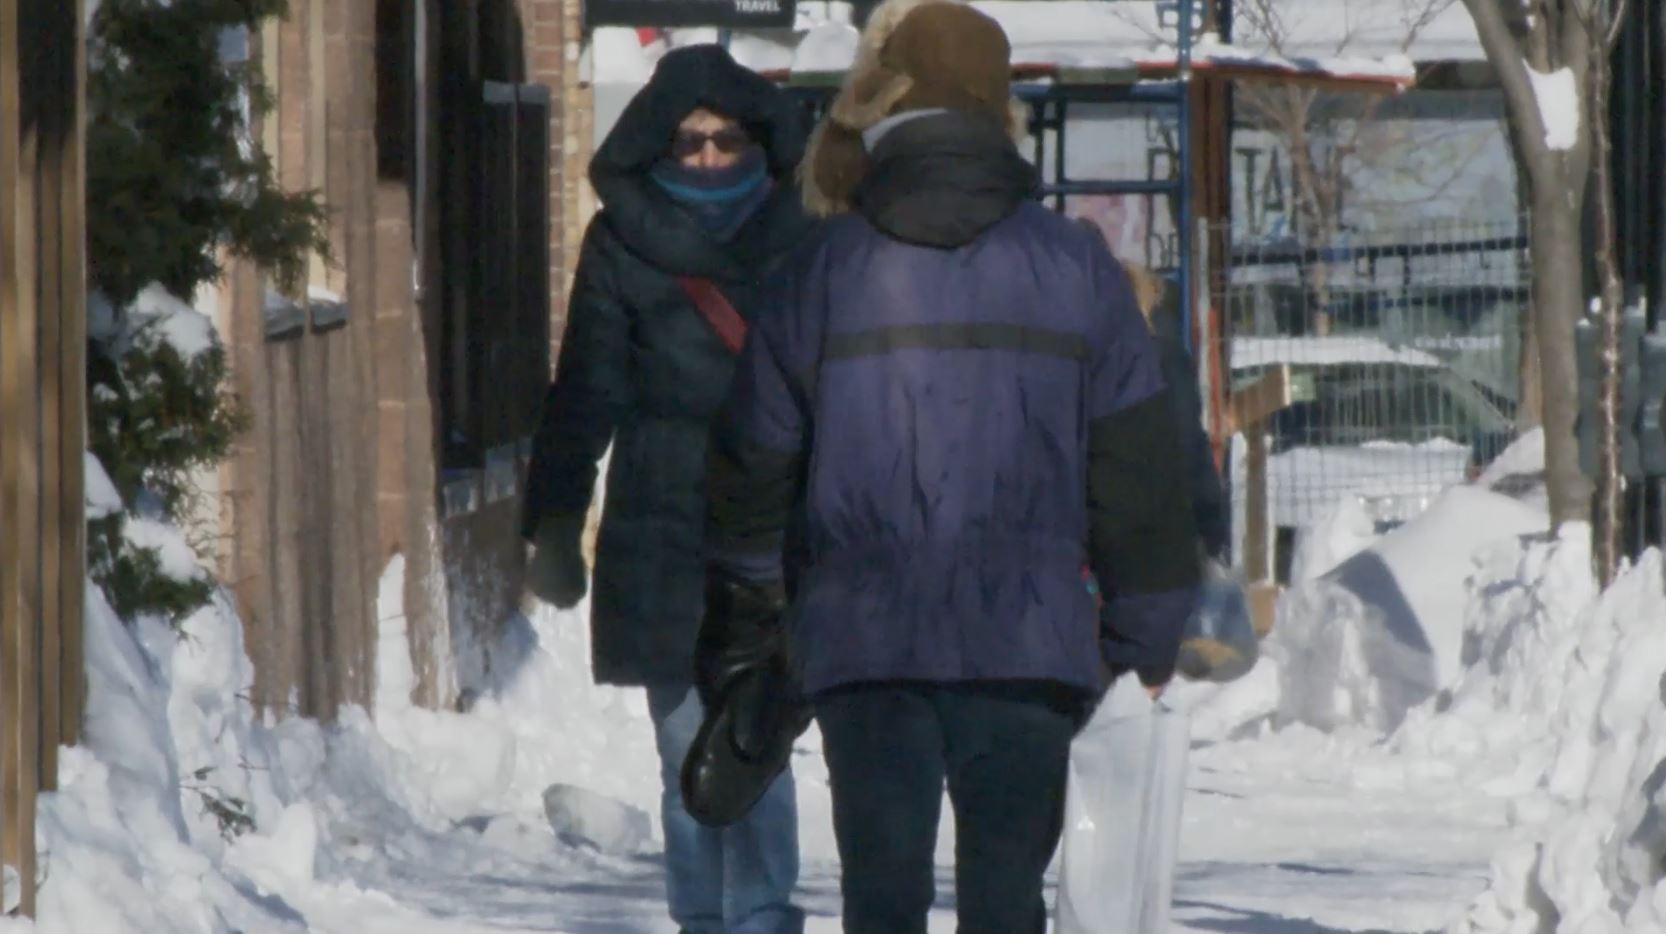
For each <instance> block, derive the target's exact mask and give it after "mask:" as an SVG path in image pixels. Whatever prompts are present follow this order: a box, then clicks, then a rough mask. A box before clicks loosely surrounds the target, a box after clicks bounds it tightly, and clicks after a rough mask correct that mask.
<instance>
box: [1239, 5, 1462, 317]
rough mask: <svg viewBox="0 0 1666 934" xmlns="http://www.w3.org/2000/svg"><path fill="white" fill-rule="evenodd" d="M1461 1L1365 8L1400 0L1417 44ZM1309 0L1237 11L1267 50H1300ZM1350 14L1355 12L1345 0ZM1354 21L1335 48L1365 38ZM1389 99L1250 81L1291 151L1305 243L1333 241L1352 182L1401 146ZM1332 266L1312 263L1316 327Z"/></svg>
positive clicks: (1246, 95)
mask: <svg viewBox="0 0 1666 934" xmlns="http://www.w3.org/2000/svg"><path fill="white" fill-rule="evenodd" d="M1455 2H1456V0H1360V3H1359V5H1360V7H1361V8H1362V9H1363V8H1364V7H1365V6H1368V5H1370V6H1374V5H1375V4H1376V3H1398V9H1397V10H1396V13H1397V14H1398V16H1399V19H1400V26H1401V28H1400V30H1399V39H1398V41H1399V49H1398V51H1400V52H1401V53H1405V52H1407V51H1408V50H1410V48H1411V46H1412V43H1413V42H1415V41H1416V40H1417V37H1418V35H1419V34H1420V33H1421V32H1422V31H1423V30H1424V28H1426V27H1427V26H1428V25H1429V24H1430V23H1431V22H1433V21H1434V20H1435V18H1436V17H1437V16H1439V15H1440V14H1441V13H1442V12H1443V11H1445V10H1446V9H1447V8H1449V7H1451V6H1452V5H1453V3H1455ZM1309 6H1310V5H1309V3H1308V0H1239V2H1238V5H1237V8H1236V9H1237V15H1238V17H1239V19H1240V21H1241V22H1243V23H1244V24H1245V25H1248V26H1249V27H1250V28H1251V29H1252V30H1253V31H1254V32H1255V33H1256V34H1257V36H1258V37H1259V39H1260V42H1261V43H1262V44H1264V45H1265V51H1267V52H1271V53H1272V54H1275V55H1279V56H1282V57H1286V58H1291V57H1295V55H1294V52H1295V50H1294V48H1293V45H1294V43H1295V38H1296V37H1295V35H1294V28H1293V27H1292V26H1291V23H1292V21H1293V19H1295V18H1296V17H1298V16H1300V15H1302V13H1303V12H1304V10H1307V9H1309ZM1343 12H1344V13H1351V12H1354V11H1352V10H1351V9H1350V8H1349V7H1348V6H1347V5H1346V4H1344V8H1343ZM1358 38H1359V37H1358V32H1357V29H1356V28H1354V27H1353V26H1352V25H1350V27H1349V28H1345V29H1344V30H1342V31H1341V33H1340V34H1339V35H1338V36H1337V38H1336V40H1335V41H1334V43H1333V44H1332V47H1331V49H1330V52H1331V54H1332V55H1338V56H1340V55H1346V54H1348V53H1349V52H1350V51H1352V50H1353V47H1354V46H1355V44H1356V43H1357V41H1358ZM1383 100H1384V98H1383V97H1382V96H1380V95H1368V94H1327V93H1325V92H1323V91H1321V90H1319V89H1317V88H1313V87H1306V86H1298V85H1291V84H1273V83H1267V84H1261V83H1245V84H1242V85H1240V86H1239V87H1238V90H1237V101H1238V103H1239V105H1240V106H1242V107H1243V109H1244V111H1245V112H1246V114H1247V115H1248V116H1250V117H1251V118H1253V119H1255V120H1256V121H1257V122H1259V123H1261V124H1262V125H1264V126H1266V127H1267V128H1268V129H1270V130H1271V131H1272V132H1273V133H1274V134H1275V135H1277V136H1278V137H1280V139H1281V141H1282V142H1283V143H1284V145H1285V146H1286V148H1287V149H1288V152H1289V158H1290V173H1291V188H1292V192H1291V193H1292V196H1293V199H1294V207H1295V211H1294V212H1293V213H1294V220H1295V221H1296V223H1295V228H1296V235H1297V238H1298V242H1300V243H1301V244H1302V245H1303V246H1305V247H1327V246H1330V245H1332V244H1334V243H1335V242H1336V240H1337V237H1338V235H1339V234H1340V233H1341V228H1342V210H1343V204H1344V202H1345V200H1346V198H1347V195H1348V192H1349V185H1350V182H1351V180H1352V178H1353V176H1354V174H1355V172H1356V170H1357V168H1358V167H1359V165H1360V164H1361V163H1363V162H1369V161H1371V160H1373V159H1379V158H1384V157H1385V156H1386V155H1387V154H1388V153H1390V152H1393V151H1394V150H1395V149H1396V148H1397V147H1396V145H1395V141H1394V140H1393V139H1392V138H1391V137H1392V135H1393V134H1392V133H1391V132H1390V131H1389V130H1387V129H1386V128H1385V127H1383V126H1382V125H1381V124H1380V122H1379V121H1377V120H1376V119H1375V118H1376V117H1377V113H1378V111H1379V110H1380V109H1381V107H1382V104H1383ZM1328 273H1329V266H1328V265H1327V264H1325V263H1316V264H1313V266H1312V268H1311V269H1310V270H1309V275H1310V276H1311V278H1310V280H1309V282H1308V287H1309V289H1311V290H1312V292H1313V296H1314V299H1315V302H1314V314H1313V319H1312V320H1311V322H1310V327H1311V328H1312V330H1313V332H1314V333H1316V334H1326V333H1328V332H1329V331H1330V328H1331V316H1330V312H1329V311H1328V309H1329V308H1330V307H1331V294H1330V293H1331V288H1330V283H1329V282H1328V281H1327V276H1328Z"/></svg>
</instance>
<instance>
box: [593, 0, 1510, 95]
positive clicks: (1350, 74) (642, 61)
mask: <svg viewBox="0 0 1666 934" xmlns="http://www.w3.org/2000/svg"><path fill="white" fill-rule="evenodd" d="M1258 2H1261V3H1266V4H1270V5H1271V7H1272V9H1273V10H1275V11H1276V12H1277V13H1278V19H1279V23H1280V25H1279V31H1280V33H1281V36H1280V39H1279V41H1277V42H1275V41H1273V40H1272V39H1271V38H1269V37H1268V35H1267V34H1266V33H1267V30H1264V29H1260V28H1257V23H1256V22H1255V21H1254V18H1253V17H1250V16H1248V15H1246V13H1245V12H1244V10H1243V5H1242V4H1240V8H1239V14H1238V18H1237V20H1236V22H1235V27H1236V28H1235V41H1234V42H1233V43H1231V44H1226V43H1222V42H1220V41H1219V40H1218V39H1216V38H1214V37H1213V36H1211V35H1209V34H1204V35H1202V36H1200V37H1199V39H1198V41H1197V43H1196V44H1195V49H1194V57H1193V62H1194V66H1195V67H1196V68H1197V69H1198V70H1199V71H1214V72H1216V73H1220V74H1222V75H1224V76H1234V77H1253V76H1258V75H1261V76H1274V77H1277V76H1287V77H1300V76H1317V77H1330V78H1341V79H1347V80H1352V81H1357V82H1365V83H1374V84H1381V83H1386V84H1390V85H1394V86H1395V87H1397V88H1403V87H1405V86H1406V85H1408V84H1409V83H1410V81H1411V79H1412V76H1413V67H1412V63H1413V62H1414V61H1448V60H1456V61H1483V60H1485V57H1486V56H1485V54H1484V53H1483V51H1482V49H1481V45H1480V41H1479V40H1478V39H1477V38H1476V35H1475V26H1474V23H1473V22H1472V21H1471V19H1470V17H1469V13H1468V12H1467V11H1466V10H1465V8H1464V7H1463V5H1462V4H1461V3H1459V2H1457V0H1258ZM972 5H973V6H975V7H977V8H978V9H979V10H982V11H983V12H985V13H987V14H989V15H990V16H991V17H993V18H994V19H995V20H996V22H998V23H1000V24H1001V28H1002V29H1003V30H1005V31H1006V33H1007V37H1008V39H1009V40H1010V41H1011V42H1012V50H1013V52H1012V59H1013V63H1014V65H1015V66H1017V68H1018V69H1019V70H1026V69H1028V70H1034V69H1036V68H1038V67H1042V66H1046V67H1051V68H1079V69H1113V70H1134V69H1138V70H1139V71H1140V72H1142V73H1144V74H1146V75H1148V76H1149V75H1150V73H1151V72H1162V71H1165V70H1172V69H1173V68H1174V67H1175V65H1176V61H1177V58H1178V54H1177V52H1176V49H1175V43H1176V29H1175V21H1174V20H1175V17H1174V16H1173V14H1164V13H1162V12H1161V11H1160V10H1159V4H1158V2H1157V0H973V4H972ZM1429 10H1433V12H1429V13H1428V15H1426V16H1425V15H1423V14H1424V13H1425V11H1429ZM1414 23H1415V24H1416V29H1415V35H1414V36H1412V38H1411V39H1410V40H1409V41H1408V38H1407V37H1408V35H1411V34H1412V33H1413V31H1414V30H1413V28H1412V26H1413V24H1414ZM613 32H617V35H613V34H612V33H613ZM716 35H717V34H716V31H715V30H711V29H686V30H685V29H676V30H670V31H669V33H668V38H669V41H668V42H650V43H647V44H643V43H642V42H640V41H639V40H638V37H637V35H636V33H635V31H634V30H628V29H615V30H612V31H610V30H608V29H598V30H596V35H595V38H594V40H593V41H594V51H595V58H594V64H593V67H594V69H595V80H596V81H598V82H609V81H617V82H627V83H641V82H643V81H646V80H647V77H648V73H649V72H650V71H652V68H653V64H654V62H655V61H656V60H657V59H658V57H659V55H660V54H663V52H664V51H665V49H666V48H667V47H675V46H680V45H688V44H691V43H695V42H710V41H713V40H714V39H715V38H716ZM627 37H628V38H627ZM855 40H856V31H855V29H854V28H853V27H851V26H850V14H849V9H848V5H846V4H843V3H838V2H829V3H822V2H816V0H806V2H801V4H800V9H799V16H798V22H797V25H796V26H795V28H794V29H793V30H790V31H789V30H783V31H780V32H772V33H769V34H768V35H767V36H765V35H756V36H754V35H751V34H747V33H744V32H736V33H734V35H733V39H732V44H731V50H732V51H733V52H734V54H735V57H736V58H737V59H738V60H740V61H741V62H742V63H743V64H745V65H747V66H749V67H751V68H754V69H757V70H759V71H765V72H774V73H777V74H781V73H784V72H787V71H788V70H790V71H791V72H792V73H794V74H799V75H809V74H825V73H830V72H842V71H844V70H845V69H847V68H849V67H850V64H851V62H852V61H853V60H854V58H855V52H856V41H855ZM795 45H796V48H795Z"/></svg>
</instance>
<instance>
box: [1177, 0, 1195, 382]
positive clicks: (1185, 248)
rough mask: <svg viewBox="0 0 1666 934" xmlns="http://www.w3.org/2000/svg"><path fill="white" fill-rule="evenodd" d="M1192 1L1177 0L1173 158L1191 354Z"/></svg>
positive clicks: (1185, 339)
mask: <svg viewBox="0 0 1666 934" xmlns="http://www.w3.org/2000/svg"><path fill="white" fill-rule="evenodd" d="M1194 2H1195V0H1180V4H1179V5H1180V22H1179V23H1178V25H1177V28H1178V29H1179V30H1180V38H1179V42H1178V43H1177V47H1178V48H1179V50H1180V59H1179V62H1178V71H1179V75H1178V77H1179V80H1180V104H1179V106H1178V107H1177V108H1176V111H1177V113H1178V114H1179V120H1180V131H1179V133H1178V134H1177V135H1178V138H1179V149H1180V152H1179V153H1177V154H1176V156H1175V159H1176V161H1177V162H1178V163H1179V166H1180V179H1179V181H1180V185H1179V188H1180V198H1179V201H1180V207H1179V211H1178V212H1177V213H1178V215H1179V216H1178V218H1177V219H1176V223H1177V225H1178V226H1179V228H1180V230H1179V234H1180V236H1179V241H1180V243H1179V250H1180V257H1179V259H1180V262H1179V266H1180V340H1181V342H1182V343H1183V344H1184V346H1185V348H1186V350H1187V351H1188V352H1191V353H1193V354H1195V353H1196V351H1197V348H1195V347H1193V346H1192V145H1191V143H1192V93H1191V91H1192V88H1191V82H1192V6H1193V3H1194Z"/></svg>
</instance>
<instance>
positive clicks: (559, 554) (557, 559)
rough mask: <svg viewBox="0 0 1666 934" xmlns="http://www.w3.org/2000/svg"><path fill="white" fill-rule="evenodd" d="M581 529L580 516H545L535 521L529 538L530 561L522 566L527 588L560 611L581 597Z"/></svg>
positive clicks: (583, 585)
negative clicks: (536, 528)
mask: <svg viewBox="0 0 1666 934" xmlns="http://www.w3.org/2000/svg"><path fill="white" fill-rule="evenodd" d="M583 531H584V517H583V516H579V517H577V518H576V519H574V518H563V517H558V516H545V517H544V518H543V519H542V520H540V521H539V523H538V531H537V533H536V535H534V536H533V540H532V560H531V561H530V562H528V564H527V567H526V585H527V588H528V589H530V590H531V591H532V593H533V594H534V595H535V596H537V597H538V599H540V600H543V601H544V602H545V603H553V604H555V605H556V606H557V607H559V608H561V609H563V610H567V609H572V608H573V607H575V606H577V605H578V602H579V601H580V600H582V599H584V594H585V591H586V589H587V588H588V585H589V574H588V572H587V571H586V570H585V567H584V555H583V554H581V553H580V551H579V539H580V537H581V536H582V533H583Z"/></svg>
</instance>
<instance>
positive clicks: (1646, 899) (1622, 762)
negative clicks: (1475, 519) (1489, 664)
mask: <svg viewBox="0 0 1666 934" xmlns="http://www.w3.org/2000/svg"><path fill="white" fill-rule="evenodd" d="M1585 557H1588V552H1587V553H1586V555H1585ZM1543 589H1544V591H1546V592H1556V591H1557V590H1558V589H1559V588H1557V587H1555V586H1554V585H1553V584H1552V583H1551V582H1550V581H1548V580H1547V582H1546V584H1545V586H1544V588H1543ZM1565 592H1566V594H1567V596H1568V597H1570V598H1571V597H1573V596H1575V595H1577V593H1578V588H1577V587H1570V588H1567V590H1566V591H1565ZM1569 602H1571V600H1570V601H1569ZM1565 609H1566V608H1565V607H1564V610H1565ZM1529 618H1531V617H1529ZM1554 619H1555V615H1554V614H1542V615H1538V622H1539V625H1537V626H1528V625H1518V626H1517V627H1514V628H1515V629H1516V630H1517V631H1515V632H1511V633H1509V635H1511V636H1512V637H1514V638H1512V639H1511V640H1510V641H1512V642H1513V641H1516V640H1517V639H1520V640H1521V641H1524V642H1526V643H1527V644H1526V645H1525V646H1523V647H1521V648H1513V649H1509V650H1507V651H1503V652H1500V651H1498V650H1499V649H1500V648H1501V647H1503V646H1505V645H1506V644H1507V643H1505V642H1503V641H1501V642H1498V643H1495V644H1494V645H1493V646H1492V648H1493V649H1494V651H1493V653H1492V660H1493V661H1494V662H1495V663H1496V668H1497V671H1496V672H1495V673H1494V676H1493V677H1492V679H1491V680H1492V685H1491V686H1492V689H1493V690H1492V694H1493V696H1494V700H1495V704H1494V705H1493V706H1492V709H1491V710H1490V711H1486V713H1485V714H1484V715H1483V716H1480V717H1476V716H1473V715H1471V717H1470V719H1471V720H1472V721H1478V722H1481V723H1486V722H1487V721H1488V720H1490V721H1491V723H1492V724H1493V725H1494V726H1495V728H1496V726H1497V725H1500V724H1502V726H1503V728H1504V729H1505V730H1509V729H1510V727H1512V726H1513V727H1514V733H1515V734H1516V735H1515V737H1512V736H1510V735H1508V734H1506V736H1505V737H1504V738H1503V740H1502V741H1497V740H1495V742H1498V743H1499V745H1507V744H1508V740H1509V739H1511V738H1519V739H1520V740H1521V741H1520V746H1521V747H1522V748H1523V749H1525V750H1527V751H1528V753H1529V754H1528V755H1526V756H1523V757H1522V758H1523V759H1524V762H1523V764H1522V766H1521V767H1520V768H1519V769H1518V770H1517V776H1516V777H1517V778H1518V779H1519V778H1523V777H1527V776H1529V775H1531V773H1532V772H1535V771H1536V772H1538V773H1539V774H1538V775H1537V776H1536V781H1535V782H1534V784H1533V786H1532V787H1531V789H1530V790H1528V791H1527V792H1526V794H1525V795H1524V796H1523V797H1522V798H1521V799H1520V800H1518V801H1517V802H1516V804H1515V805H1514V808H1513V815H1512V816H1513V822H1514V823H1515V825H1516V826H1517V827H1518V828H1519V831H1520V837H1519V839H1518V840H1517V841H1516V842H1514V843H1512V844H1511V845H1509V846H1508V847H1506V848H1505V849H1504V850H1502V851H1501V852H1500V853H1499V854H1498V855H1497V856H1496V858H1495V859H1494V861H1493V867H1492V881H1491V885H1490V887H1489V888H1488V890H1487V891H1486V892H1485V893H1484V894H1483V895H1482V896H1481V897H1480V898H1479V899H1477V900H1476V902H1475V903H1474V904H1473V905H1472V906H1471V908H1470V911H1469V913H1468V915H1467V916H1466V917H1465V918H1464V919H1463V920H1461V921H1460V922H1458V923H1457V924H1455V925H1454V926H1453V928H1452V930H1453V931H1454V932H1479V931H1552V930H1554V931H1558V932H1562V931H1622V930H1623V931H1659V930H1662V929H1666V882H1663V877H1666V862H1663V857H1666V706H1663V705H1662V700H1666V697H1663V689H1666V560H1663V559H1662V556H1661V554H1660V553H1659V552H1658V551H1651V552H1649V553H1648V554H1647V555H1645V556H1644V557H1643V559H1642V560H1641V561H1639V562H1638V563H1637V565H1636V566H1635V567H1632V568H1630V569H1629V570H1627V571H1626V572H1625V573H1624V574H1623V575H1622V576H1621V577H1620V578H1619V580H1617V581H1616V582H1615V583H1614V585H1613V586H1612V587H1610V588H1609V589H1608V590H1607V591H1606V592H1604V593H1603V594H1602V595H1601V596H1600V597H1598V598H1596V599H1594V600H1593V601H1592V602H1590V603H1589V604H1588V605H1587V606H1585V607H1584V608H1583V609H1582V610H1580V611H1579V612H1578V613H1576V614H1572V615H1571V617H1569V616H1564V617H1563V618H1562V620H1561V623H1562V625H1560V626H1556V627H1550V626H1546V625H1544V624H1545V623H1546V622H1549V621H1552V620H1554ZM1534 636H1538V637H1540V638H1538V639H1536V640H1535V639H1533V638H1532V637H1534ZM1535 656H1537V657H1535ZM1529 675H1531V676H1536V677H1531V678H1529V677H1527V676H1529ZM1530 680H1531V682H1533V683H1530ZM1477 706H1482V705H1477ZM1486 714H1490V716H1487V715H1486ZM1451 719H1453V717H1446V718H1443V721H1450V720H1451ZM1512 719H1513V721H1514V722H1513V723H1512V722H1511V721H1512ZM1443 721H1436V723H1435V726H1436V729H1435V730H1434V731H1433V732H1434V733H1435V735H1436V736H1437V737H1439V738H1440V739H1444V740H1447V741H1448V742H1450V741H1451V739H1452V737H1453V736H1454V735H1456V736H1459V737H1463V736H1465V735H1471V736H1474V735H1486V734H1485V733H1484V732H1483V731H1479V730H1477V731H1472V733H1470V734H1466V733H1464V732H1463V731H1461V730H1453V729H1451V728H1449V727H1448V724H1447V723H1446V722H1443ZM1547 727H1548V729H1547ZM1522 734H1525V736H1523V735H1522Z"/></svg>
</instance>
